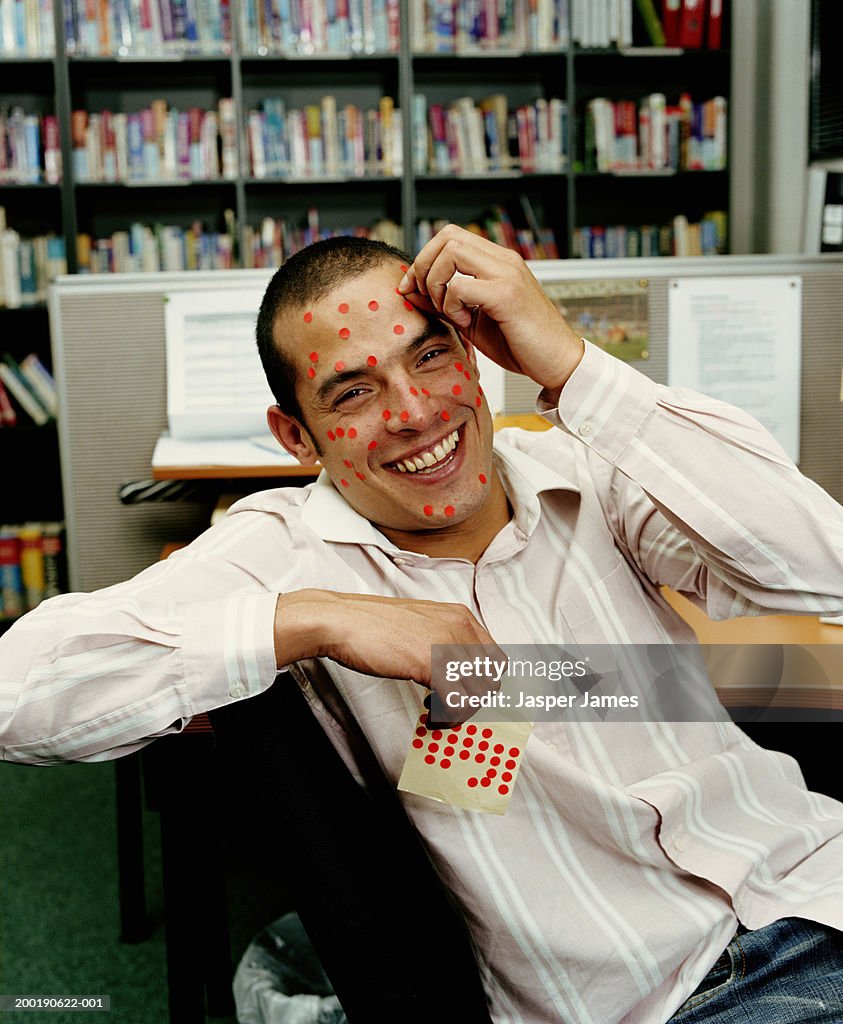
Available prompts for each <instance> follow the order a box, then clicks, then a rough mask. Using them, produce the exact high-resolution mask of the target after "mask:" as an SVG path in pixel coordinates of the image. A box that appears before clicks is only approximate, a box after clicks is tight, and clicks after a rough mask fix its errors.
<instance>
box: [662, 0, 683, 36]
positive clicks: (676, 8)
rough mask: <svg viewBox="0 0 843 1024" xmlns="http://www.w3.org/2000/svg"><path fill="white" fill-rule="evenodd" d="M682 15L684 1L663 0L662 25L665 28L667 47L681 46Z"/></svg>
mask: <svg viewBox="0 0 843 1024" xmlns="http://www.w3.org/2000/svg"><path fill="white" fill-rule="evenodd" d="M681 13H682V0H662V25H663V26H664V40H665V46H678V45H679V19H680V15H681Z"/></svg>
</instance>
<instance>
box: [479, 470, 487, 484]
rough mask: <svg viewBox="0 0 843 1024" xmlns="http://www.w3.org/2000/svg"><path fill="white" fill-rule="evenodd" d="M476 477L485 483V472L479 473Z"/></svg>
mask: <svg viewBox="0 0 843 1024" xmlns="http://www.w3.org/2000/svg"><path fill="white" fill-rule="evenodd" d="M477 479H478V480H479V481H480V483H481V484H485V483H486V474H485V473H481V474H480V476H478V478H477Z"/></svg>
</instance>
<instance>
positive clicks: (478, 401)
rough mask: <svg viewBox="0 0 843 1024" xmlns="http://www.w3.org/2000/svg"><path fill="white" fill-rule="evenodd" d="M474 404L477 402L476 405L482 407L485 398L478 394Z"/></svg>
mask: <svg viewBox="0 0 843 1024" xmlns="http://www.w3.org/2000/svg"><path fill="white" fill-rule="evenodd" d="M474 404H475V405H476V406H477V408H478V409H479V408H480V406H481V405H482V404H483V399H482V398H481V397H480V395H478V396H477V397H476V398H475V399H474Z"/></svg>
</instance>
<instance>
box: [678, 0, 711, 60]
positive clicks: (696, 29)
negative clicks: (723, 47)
mask: <svg viewBox="0 0 843 1024" xmlns="http://www.w3.org/2000/svg"><path fill="white" fill-rule="evenodd" d="M704 22H705V7H704V6H703V0H682V12H681V16H680V19H679V45H680V46H681V47H683V48H684V49H686V50H698V49H700V47H701V46H702V44H703V25H704Z"/></svg>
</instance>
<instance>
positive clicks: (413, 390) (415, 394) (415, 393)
mask: <svg viewBox="0 0 843 1024" xmlns="http://www.w3.org/2000/svg"><path fill="white" fill-rule="evenodd" d="M410 394H411V395H412V396H413V398H418V396H419V391H418V388H410Z"/></svg>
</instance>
